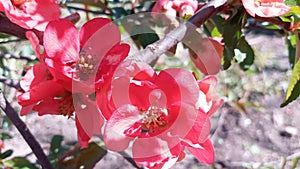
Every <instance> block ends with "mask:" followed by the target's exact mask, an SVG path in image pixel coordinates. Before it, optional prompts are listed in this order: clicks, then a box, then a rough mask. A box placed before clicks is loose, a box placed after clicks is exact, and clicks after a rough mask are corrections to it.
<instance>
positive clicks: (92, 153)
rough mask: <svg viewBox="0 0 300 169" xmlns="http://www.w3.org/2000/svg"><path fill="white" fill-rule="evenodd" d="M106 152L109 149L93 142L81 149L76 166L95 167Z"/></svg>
mask: <svg viewBox="0 0 300 169" xmlns="http://www.w3.org/2000/svg"><path fill="white" fill-rule="evenodd" d="M106 153H107V151H106V150H105V149H103V148H102V147H100V146H98V145H97V144H96V143H93V142H92V143H90V144H89V147H88V148H85V149H83V150H81V152H80V154H79V156H78V159H77V163H76V168H81V167H83V168H93V167H94V166H95V164H96V163H97V162H98V161H100V160H101V159H102V158H103V157H104V156H105V155H106Z"/></svg>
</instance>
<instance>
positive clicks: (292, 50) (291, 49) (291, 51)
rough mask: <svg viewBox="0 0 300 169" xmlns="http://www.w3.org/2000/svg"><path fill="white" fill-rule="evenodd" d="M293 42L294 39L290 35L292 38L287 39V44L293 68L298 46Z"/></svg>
mask: <svg viewBox="0 0 300 169" xmlns="http://www.w3.org/2000/svg"><path fill="white" fill-rule="evenodd" d="M294 37H295V36H294ZM292 43H293V42H292V39H291V36H290V39H287V40H286V45H287V48H288V55H289V62H290V66H291V68H294V64H295V54H296V48H295V46H294V45H293V44H292Z"/></svg>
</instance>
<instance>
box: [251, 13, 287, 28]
mask: <svg viewBox="0 0 300 169" xmlns="http://www.w3.org/2000/svg"><path fill="white" fill-rule="evenodd" d="M254 19H258V20H261V21H266V22H269V23H272V24H275V25H278V26H281V27H283V28H284V29H285V30H288V31H290V30H292V22H291V23H290V22H283V21H282V20H280V19H277V18H267V17H260V16H255V17H254Z"/></svg>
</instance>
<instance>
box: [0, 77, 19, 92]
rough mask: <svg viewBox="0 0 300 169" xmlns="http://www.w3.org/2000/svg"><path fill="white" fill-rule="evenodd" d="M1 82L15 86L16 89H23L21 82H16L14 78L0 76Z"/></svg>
mask: <svg viewBox="0 0 300 169" xmlns="http://www.w3.org/2000/svg"><path fill="white" fill-rule="evenodd" d="M0 82H1V83H4V84H6V85H7V86H9V87H13V88H15V89H17V90H18V89H21V87H20V83H17V82H14V81H13V80H12V79H9V78H7V77H5V76H0Z"/></svg>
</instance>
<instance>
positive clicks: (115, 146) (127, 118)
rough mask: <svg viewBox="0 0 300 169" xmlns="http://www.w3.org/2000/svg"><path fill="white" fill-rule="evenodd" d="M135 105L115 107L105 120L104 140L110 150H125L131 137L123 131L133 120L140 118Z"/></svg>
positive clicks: (136, 120)
mask: <svg viewBox="0 0 300 169" xmlns="http://www.w3.org/2000/svg"><path fill="white" fill-rule="evenodd" d="M141 118H142V116H140V114H139V110H138V109H137V107H135V106H132V105H124V106H122V107H120V108H119V109H117V110H116V111H115V112H114V113H113V114H112V116H111V117H110V119H109V120H108V121H107V124H106V126H105V130H104V142H105V145H106V147H107V148H108V149H109V150H112V151H123V150H125V149H126V148H127V147H128V145H129V142H130V141H131V140H133V139H134V138H132V137H127V136H126V135H125V131H126V130H127V129H129V128H130V127H131V126H132V125H133V124H134V123H135V122H138V121H139V120H141Z"/></svg>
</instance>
